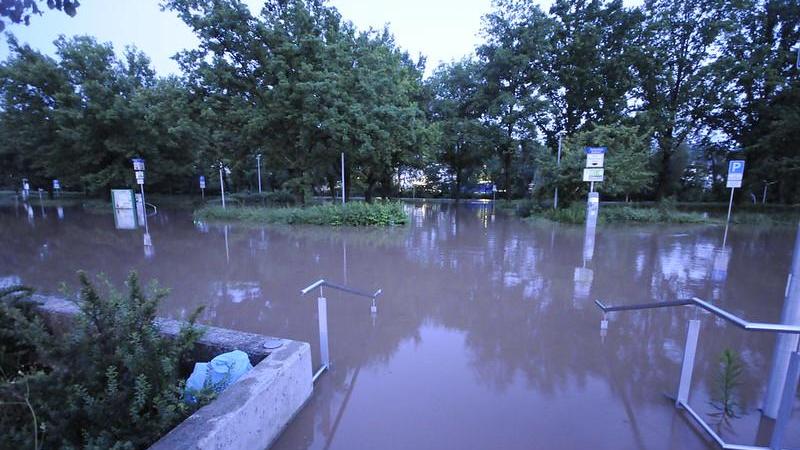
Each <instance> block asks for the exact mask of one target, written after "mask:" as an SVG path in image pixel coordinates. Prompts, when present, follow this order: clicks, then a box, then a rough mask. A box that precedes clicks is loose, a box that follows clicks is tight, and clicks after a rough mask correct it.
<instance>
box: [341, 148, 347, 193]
mask: <svg viewBox="0 0 800 450" xmlns="http://www.w3.org/2000/svg"><path fill="white" fill-rule="evenodd" d="M345 192H347V191H346V190H345V188H344V152H342V206H344V201H345V200H344V197H345Z"/></svg>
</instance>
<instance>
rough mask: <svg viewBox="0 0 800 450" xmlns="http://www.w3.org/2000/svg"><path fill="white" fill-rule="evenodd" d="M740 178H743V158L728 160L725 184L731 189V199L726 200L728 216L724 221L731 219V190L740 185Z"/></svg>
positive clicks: (728, 221) (727, 221)
mask: <svg viewBox="0 0 800 450" xmlns="http://www.w3.org/2000/svg"><path fill="white" fill-rule="evenodd" d="M742 178H744V160H741V159H735V160H733V161H728V181H727V183H726V186H727V187H729V188H730V189H731V199H730V200H729V201H728V218H727V219H725V223H730V221H731V211H732V210H733V191H734V190H735V189H736V188H740V187H742Z"/></svg>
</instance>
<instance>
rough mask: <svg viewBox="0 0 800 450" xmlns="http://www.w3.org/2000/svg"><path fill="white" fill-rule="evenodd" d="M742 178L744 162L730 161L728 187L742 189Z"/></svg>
mask: <svg viewBox="0 0 800 450" xmlns="http://www.w3.org/2000/svg"><path fill="white" fill-rule="evenodd" d="M742 178H744V160H741V159H735V160H733V161H728V181H727V183H726V187H729V188H740V187H742Z"/></svg>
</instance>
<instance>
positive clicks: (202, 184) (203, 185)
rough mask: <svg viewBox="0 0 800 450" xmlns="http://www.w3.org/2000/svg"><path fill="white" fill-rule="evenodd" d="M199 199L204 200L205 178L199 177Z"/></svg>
mask: <svg viewBox="0 0 800 450" xmlns="http://www.w3.org/2000/svg"><path fill="white" fill-rule="evenodd" d="M200 198H202V199H203V200H205V199H206V177H205V176H204V175H200Z"/></svg>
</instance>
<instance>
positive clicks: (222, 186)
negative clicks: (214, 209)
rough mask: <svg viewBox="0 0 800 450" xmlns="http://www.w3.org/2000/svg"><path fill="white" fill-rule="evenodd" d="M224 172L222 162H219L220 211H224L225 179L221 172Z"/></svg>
mask: <svg viewBox="0 0 800 450" xmlns="http://www.w3.org/2000/svg"><path fill="white" fill-rule="evenodd" d="M223 170H225V169H224V166H223V164H222V161H220V162H219V190H220V192H221V193H222V209H225V178H224V176H223V174H222V171H223Z"/></svg>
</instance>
